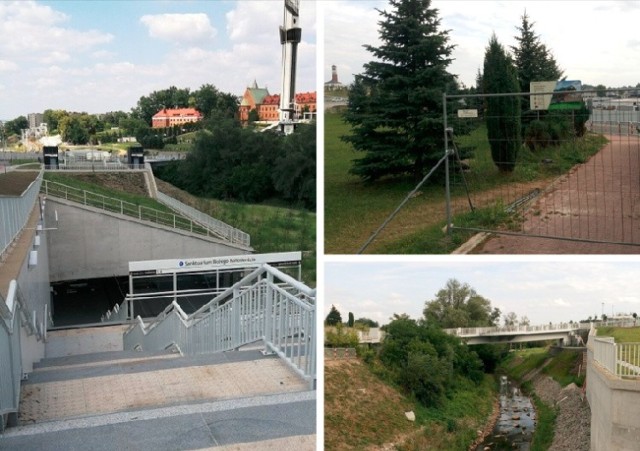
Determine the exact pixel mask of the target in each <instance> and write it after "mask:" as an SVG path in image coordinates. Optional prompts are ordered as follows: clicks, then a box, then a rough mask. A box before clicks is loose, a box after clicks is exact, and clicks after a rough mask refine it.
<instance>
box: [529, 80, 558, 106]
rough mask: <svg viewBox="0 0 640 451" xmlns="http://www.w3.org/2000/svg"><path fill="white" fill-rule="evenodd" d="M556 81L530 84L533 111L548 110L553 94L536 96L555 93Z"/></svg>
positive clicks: (530, 99) (530, 100)
mask: <svg viewBox="0 0 640 451" xmlns="http://www.w3.org/2000/svg"><path fill="white" fill-rule="evenodd" d="M555 88H556V82H555V81H532V82H531V83H529V92H530V93H531V96H529V102H530V106H529V108H531V109H532V110H548V109H549V105H550V104H551V97H552V96H553V94H535V93H536V92H553V90H554V89H555Z"/></svg>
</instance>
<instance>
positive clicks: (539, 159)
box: [444, 91, 640, 246]
mask: <svg viewBox="0 0 640 451" xmlns="http://www.w3.org/2000/svg"><path fill="white" fill-rule="evenodd" d="M547 94H551V93H537V94H535V95H533V94H522V93H513V94H509V93H506V94H486V95H471V96H463V95H445V96H444V100H445V101H444V104H445V107H444V116H445V128H446V130H447V132H446V133H445V135H446V136H447V140H446V149H445V151H446V152H447V153H451V157H450V159H449V161H448V171H447V191H446V197H447V224H448V226H447V228H448V230H449V231H452V230H453V231H455V230H470V231H481V232H492V233H502V234H514V235H525V236H534V237H548V238H560V239H566V240H576V241H584V242H597V243H612V244H623V245H634V246H637V245H640V214H638V208H639V207H640V203H639V202H640V201H639V199H640V177H639V175H640V136H639V134H638V129H639V127H640V111H638V105H636V101H640V99H612V98H609V97H606V98H605V97H603V98H599V97H597V96H596V94H595V92H591V91H584V92H583V94H582V95H583V96H584V98H585V99H586V101H585V102H584V106H585V107H586V109H583V110H580V109H572V108H573V107H577V105H583V104H582V103H581V102H578V103H577V104H574V105H573V107H571V105H569V104H567V103H562V102H559V103H557V104H553V103H552V104H551V106H550V107H549V109H548V110H529V103H530V101H531V100H532V99H533V98H534V97H536V96H541V95H547ZM536 98H537V97H536ZM497 100H499V101H501V102H508V101H513V102H517V101H520V102H524V104H525V105H526V108H522V107H520V108H515V109H514V110H513V111H515V112H514V113H513V114H510V115H508V114H503V113H501V112H500V111H506V108H503V109H495V108H494V109H490V108H489V107H488V105H490V104H492V102H495V101H497ZM554 105H556V106H555V108H554ZM567 105H569V106H567ZM494 111H497V112H494ZM489 122H496V123H499V124H502V126H503V127H505V128H507V129H508V130H510V131H519V132H520V138H519V139H518V138H509V137H504V136H503V137H493V136H490V135H489V132H488V128H487V124H488V123H489ZM518 123H519V124H520V125H519V126H518V125H517V124H518ZM600 135H603V136H604V137H605V138H606V139H607V140H608V143H607V144H606V146H605V145H604V142H602V140H601V138H600ZM510 141H512V142H514V143H516V144H514V146H515V148H516V149H517V153H518V156H517V159H516V160H515V162H513V161H499V160H500V159H501V157H500V156H499V155H505V153H502V154H500V153H499V151H498V149H500V148H501V147H502V148H505V147H506V146H507V144H508V143H509V142H510ZM492 152H493V153H494V155H495V158H492ZM494 159H495V160H497V162H494ZM512 163H515V164H512ZM499 168H502V169H499Z"/></svg>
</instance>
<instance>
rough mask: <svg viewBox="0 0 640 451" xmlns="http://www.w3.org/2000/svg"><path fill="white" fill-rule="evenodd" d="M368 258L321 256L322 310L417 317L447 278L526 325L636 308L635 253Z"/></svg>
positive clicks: (639, 304)
mask: <svg viewBox="0 0 640 451" xmlns="http://www.w3.org/2000/svg"><path fill="white" fill-rule="evenodd" d="M368 258H369V261H367V262H363V261H361V260H360V261H354V259H353V258H352V257H349V258H340V259H339V261H335V259H336V257H334V261H330V262H326V263H325V266H324V268H325V269H324V279H325V283H324V299H325V306H324V307H325V311H324V316H326V315H327V314H328V313H329V309H330V308H331V305H332V304H334V305H335V306H336V308H338V310H340V313H341V314H342V317H343V318H344V319H346V318H347V315H348V312H353V313H354V315H355V317H356V318H359V317H368V318H371V319H374V320H376V321H378V322H380V323H381V324H385V323H388V320H389V318H390V317H391V316H392V315H393V314H394V313H407V314H408V315H409V316H411V317H412V318H416V319H417V318H420V317H421V316H422V310H423V308H424V305H425V301H427V300H433V299H434V298H435V295H436V293H437V292H438V291H439V290H440V289H441V288H443V287H444V286H445V284H446V282H447V280H449V279H451V278H454V279H457V280H458V281H460V282H462V283H468V284H469V285H471V286H472V287H473V288H474V289H475V290H476V292H477V293H478V294H480V295H481V296H484V297H485V298H488V299H489V300H491V303H492V305H493V306H494V307H498V308H500V310H501V311H502V313H503V314H505V313H507V312H515V313H516V314H517V315H518V317H521V316H523V315H526V316H527V317H528V318H529V319H530V320H531V323H532V324H547V323H549V321H552V322H554V323H555V322H561V321H570V320H574V321H578V320H581V319H586V318H587V317H588V316H593V315H601V313H602V311H603V309H604V313H606V314H607V315H609V316H610V315H611V312H612V311H613V312H614V313H621V312H627V313H631V312H637V313H639V314H640V279H639V278H638V273H639V271H640V262H639V261H638V259H637V258H635V259H633V258H632V259H629V258H624V257H615V258H611V259H604V260H603V259H602V258H599V259H591V260H590V259H589V258H588V257H585V256H581V257H575V256H574V257H570V258H560V257H557V256H555V257H554V256H545V257H542V258H538V257H528V258H527V257H522V256H509V257H508V258H502V257H501V256H495V257H493V258H490V259H487V258H486V257H482V258H479V259H478V258H475V259H470V258H469V257H466V258H465V259H463V260H461V259H459V258H452V257H451V256H446V257H427V259H428V260H429V261H424V260H425V258H424V257H407V256H402V257H398V256H384V257H378V256H375V257H368ZM634 260H635V261H634ZM603 303H604V306H603V305H602V304H603Z"/></svg>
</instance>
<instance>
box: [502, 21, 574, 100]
mask: <svg viewBox="0 0 640 451" xmlns="http://www.w3.org/2000/svg"><path fill="white" fill-rule="evenodd" d="M533 25H534V22H530V21H529V16H527V12H526V11H525V12H524V15H523V16H522V25H521V26H520V27H516V29H517V30H518V31H519V32H520V35H519V36H514V37H515V39H516V41H518V45H515V46H511V50H512V51H513V56H514V62H515V65H516V68H517V70H518V81H519V83H520V91H521V92H529V83H530V82H532V81H553V80H559V79H560V77H562V73H563V71H562V70H560V68H559V67H558V63H557V62H556V60H555V58H554V57H553V54H552V53H551V51H550V50H549V49H547V46H546V45H544V44H543V43H542V42H540V36H538V35H536V34H535V32H534V31H533Z"/></svg>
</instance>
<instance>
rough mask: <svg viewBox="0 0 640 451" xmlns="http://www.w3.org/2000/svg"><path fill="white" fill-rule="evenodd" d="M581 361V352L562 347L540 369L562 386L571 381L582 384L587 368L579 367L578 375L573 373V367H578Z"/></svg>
mask: <svg viewBox="0 0 640 451" xmlns="http://www.w3.org/2000/svg"><path fill="white" fill-rule="evenodd" d="M581 362H582V352H576V351H572V350H567V349H563V350H561V351H560V352H559V353H558V354H557V355H555V356H553V357H552V358H551V361H550V362H549V364H548V365H547V366H546V367H544V369H543V370H542V371H543V372H544V373H545V374H547V375H549V376H551V377H552V378H553V379H554V380H555V381H556V382H558V383H559V384H560V385H561V386H563V387H566V386H567V385H569V384H571V383H574V384H576V385H578V386H582V385H583V384H584V379H585V375H586V372H587V369H586V368H581V370H580V374H579V375H578V374H576V373H575V368H577V367H579V365H580V363H581Z"/></svg>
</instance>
